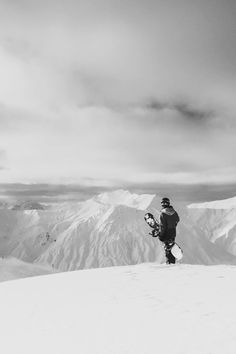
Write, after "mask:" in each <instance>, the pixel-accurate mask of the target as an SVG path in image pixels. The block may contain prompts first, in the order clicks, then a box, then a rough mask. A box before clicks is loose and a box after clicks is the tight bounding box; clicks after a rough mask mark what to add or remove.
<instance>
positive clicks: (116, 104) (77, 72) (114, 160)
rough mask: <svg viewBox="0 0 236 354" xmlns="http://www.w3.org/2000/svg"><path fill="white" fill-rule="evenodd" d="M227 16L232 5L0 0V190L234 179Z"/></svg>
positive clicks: (234, 61)
mask: <svg viewBox="0 0 236 354" xmlns="http://www.w3.org/2000/svg"><path fill="white" fill-rule="evenodd" d="M235 18H236V1H235V0H224V1H222V0H197V1H196V0H178V1H176V0H152V1H151V0H150V1H148V0H135V1H134V0H129V1H128V0H124V1H119V0H106V1H105V0H104V1H100V0H93V1H88V0H83V1H79V0H52V1H50V0H41V1H38V0H37V1H34V0H6V1H4V0H0V182H25V183H37V182H38V183H80V184H84V185H87V186H90V185H92V186H96V185H101V186H113V185H119V183H120V181H123V182H124V181H125V182H127V183H130V184H131V185H132V183H134V184H139V185H142V184H143V185H145V184H146V183H152V184H153V183H156V182H157V183H159V182H161V183H171V184H172V183H181V184H194V183H208V184H211V183H222V184H231V183H233V182H235V180H236V167H235V166H236V154H235V151H236V150H235V148H236V143H235V140H236V139H235V136H236V134H235V133H236V120H235V116H236V21H235Z"/></svg>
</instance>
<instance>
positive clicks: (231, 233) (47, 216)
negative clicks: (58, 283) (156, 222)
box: [0, 190, 236, 271]
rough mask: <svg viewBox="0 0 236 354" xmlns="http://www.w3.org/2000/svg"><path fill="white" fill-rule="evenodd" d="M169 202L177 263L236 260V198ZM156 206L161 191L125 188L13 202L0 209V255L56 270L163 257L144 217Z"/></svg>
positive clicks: (157, 212)
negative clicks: (74, 198)
mask: <svg viewBox="0 0 236 354" xmlns="http://www.w3.org/2000/svg"><path fill="white" fill-rule="evenodd" d="M174 207H175V208H176V210H177V211H178V213H179V215H180V219H181V222H180V223H179V225H178V230H177V231H178V232H177V238H176V240H177V243H178V244H179V245H180V246H181V247H182V248H183V250H184V257H183V259H182V261H181V262H182V263H188V264H236V244H235V240H236V234H235V230H236V229H235V228H236V226H235V225H236V221H235V220H236V218H235V216H236V198H231V199H229V200H224V201H217V202H210V203H202V204H192V205H188V206H187V207H183V206H182V205H178V204H176V205H174ZM158 210H160V197H158V196H156V195H149V194H141V195H138V194H134V193H130V192H129V191H124V190H117V191H114V192H106V193H102V194H100V195H97V196H95V197H93V198H91V199H89V200H86V201H83V202H64V203H55V204H43V203H42V204H39V203H36V202H32V203H30V202H24V203H22V204H19V203H17V204H16V205H15V206H14V205H13V206H11V207H7V208H2V209H1V210H0V224H1V228H0V256H2V257H14V258H17V259H20V260H22V261H24V262H28V263H36V264H39V265H44V266H47V267H51V268H53V269H54V270H55V271H67V270H76V269H88V268H100V267H109V266H120V265H133V264H138V263H143V262H156V263H164V262H165V257H164V251H163V247H162V244H161V242H160V241H159V240H157V239H156V238H152V237H151V236H150V235H149V232H150V229H149V227H148V225H146V224H145V222H144V219H143V218H144V214H145V213H146V212H147V211H149V212H152V213H153V214H154V215H155V216H156V217H158V215H159V211H158Z"/></svg>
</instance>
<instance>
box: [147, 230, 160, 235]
mask: <svg viewBox="0 0 236 354" xmlns="http://www.w3.org/2000/svg"><path fill="white" fill-rule="evenodd" d="M149 235H151V236H152V237H158V236H159V235H160V232H159V231H158V230H156V229H154V230H152V232H150V233H149Z"/></svg>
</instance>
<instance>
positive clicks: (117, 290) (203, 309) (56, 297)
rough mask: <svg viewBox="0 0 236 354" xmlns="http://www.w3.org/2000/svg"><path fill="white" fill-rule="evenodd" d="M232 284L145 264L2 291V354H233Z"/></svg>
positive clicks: (228, 279)
mask: <svg viewBox="0 0 236 354" xmlns="http://www.w3.org/2000/svg"><path fill="white" fill-rule="evenodd" d="M235 278H236V267H235V266H192V265H174V266H166V265H157V264H155V263H153V264H150V263H149V264H141V265H137V266H125V267H113V268H104V269H96V270H95V269H94V270H83V271H75V272H67V273H60V274H54V275H49V276H43V277H35V278H28V279H23V280H22V279H21V280H17V281H11V282H5V283H1V284H0V313H1V321H0V333H1V352H2V353H4V354H32V353H34V354H42V353H43V354H52V353H56V354H66V353H68V354H73V353H74V354H78V353H83V354H157V353H161V354H163V353H167V354H222V353H224V354H235V348H236V307H235V293H236V282H235Z"/></svg>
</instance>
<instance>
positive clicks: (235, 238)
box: [188, 197, 236, 256]
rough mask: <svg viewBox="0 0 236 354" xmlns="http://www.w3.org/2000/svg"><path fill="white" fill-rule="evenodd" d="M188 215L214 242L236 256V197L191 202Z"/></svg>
mask: <svg viewBox="0 0 236 354" xmlns="http://www.w3.org/2000/svg"><path fill="white" fill-rule="evenodd" d="M188 215H189V217H190V218H191V220H192V222H193V223H195V224H196V225H198V226H199V228H200V229H201V230H202V233H204V234H205V236H206V237H207V238H208V239H209V240H210V241H211V242H212V243H214V244H215V245H218V246H219V247H221V248H222V249H224V250H225V251H227V252H229V253H231V254H232V255H234V256H236V197H235V198H230V199H225V200H218V201H214V202H208V203H201V204H191V205H189V206H188Z"/></svg>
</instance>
